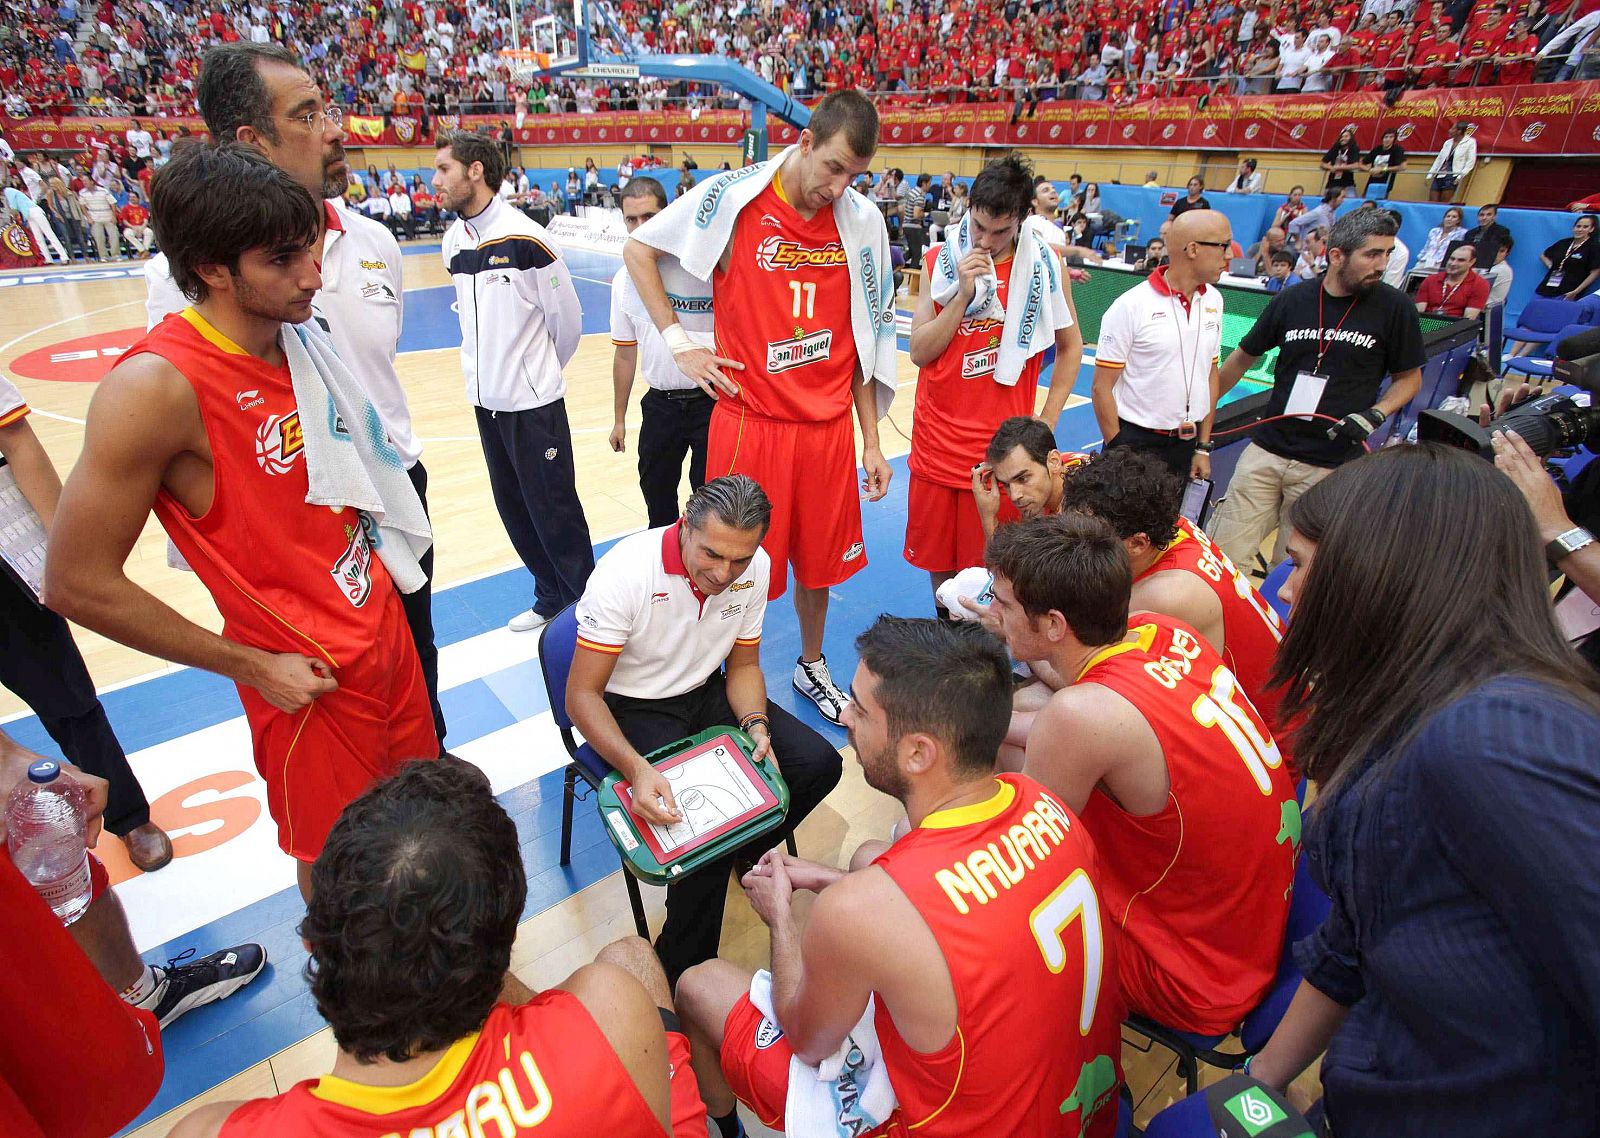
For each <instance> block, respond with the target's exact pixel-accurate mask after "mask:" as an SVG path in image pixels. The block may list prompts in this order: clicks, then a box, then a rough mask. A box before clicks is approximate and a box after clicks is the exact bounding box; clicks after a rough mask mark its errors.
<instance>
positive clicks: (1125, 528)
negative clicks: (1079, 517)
mask: <svg viewBox="0 0 1600 1138" xmlns="http://www.w3.org/2000/svg"><path fill="white" fill-rule="evenodd" d="M1182 508H1183V481H1182V479H1180V478H1179V477H1178V476H1177V475H1176V474H1174V473H1173V472H1172V468H1171V467H1170V466H1168V465H1167V464H1166V463H1165V462H1162V461H1161V460H1160V459H1159V458H1156V457H1154V456H1153V455H1149V454H1146V453H1144V452H1143V451H1137V450H1132V449H1130V448H1128V447H1112V448H1111V449H1110V450H1107V451H1104V452H1102V453H1100V454H1097V455H1095V456H1094V457H1093V458H1091V459H1090V460H1089V461H1088V462H1082V463H1079V464H1078V465H1076V466H1073V467H1071V468H1069V469H1068V470H1067V472H1066V479H1065V481H1064V482H1063V483H1062V486H1061V512H1062V513H1068V512H1071V513H1078V514H1092V515H1094V516H1095V517H1097V518H1101V519H1103V520H1105V521H1107V522H1109V523H1110V524H1111V528H1112V529H1114V530H1116V531H1117V536H1118V537H1119V538H1121V539H1122V540H1124V541H1126V540H1127V539H1128V538H1130V537H1132V536H1133V535H1134V534H1139V533H1142V534H1144V535H1145V537H1147V538H1148V539H1149V540H1150V544H1151V545H1153V546H1155V547H1156V548H1157V549H1161V548H1162V547H1164V546H1167V545H1170V544H1172V540H1173V538H1175V537H1177V536H1178V516H1179V511H1180V510H1181V509H1182Z"/></svg>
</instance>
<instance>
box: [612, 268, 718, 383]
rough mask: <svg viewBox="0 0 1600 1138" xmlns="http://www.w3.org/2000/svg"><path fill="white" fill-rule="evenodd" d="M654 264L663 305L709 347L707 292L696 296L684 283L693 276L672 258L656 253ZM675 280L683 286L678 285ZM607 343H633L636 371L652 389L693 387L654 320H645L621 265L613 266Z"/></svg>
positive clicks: (711, 337) (710, 319) (711, 338)
mask: <svg viewBox="0 0 1600 1138" xmlns="http://www.w3.org/2000/svg"><path fill="white" fill-rule="evenodd" d="M656 263H657V264H658V265H659V266H660V267H661V283H662V285H663V286H665V288H666V290H667V303H668V304H670V305H672V311H673V312H675V313H676V314H677V316H678V323H679V324H681V325H682V326H683V330H684V331H685V332H687V333H689V338H690V339H691V340H694V341H695V342H696V343H699V344H702V345H704V346H705V347H707V348H710V347H712V346H713V345H714V344H715V342H716V337H715V335H714V331H713V330H714V328H715V321H714V319H713V317H712V307H711V296H710V294H709V293H707V294H706V295H703V296H702V295H697V293H696V289H695V288H694V287H691V286H689V284H688V282H690V281H692V280H693V278H692V277H690V276H689V274H688V273H687V272H685V271H684V269H683V267H682V266H680V265H679V264H678V263H677V258H675V257H662V258H661V260H659V261H658V262H656ZM680 278H682V279H681V281H680ZM695 283H696V284H697V285H698V288H699V289H702V290H703V289H704V288H705V285H704V284H699V283H698V282H695ZM679 284H683V285H684V286H685V287H678V286H679ZM611 342H612V344H614V345H615V346H617V347H623V348H625V347H629V346H632V345H637V346H638V348H639V371H640V372H641V373H642V374H643V375H644V381H645V382H646V383H648V384H649V385H650V386H651V387H653V388H655V389H656V390H657V391H689V390H692V389H694V388H695V387H697V386H698V385H697V384H696V383H695V381H694V380H692V379H690V378H689V377H688V376H686V375H684V374H683V371H682V370H681V369H680V368H679V367H678V361H677V360H676V359H675V358H673V355H672V349H671V348H669V347H667V341H666V340H665V339H664V338H662V335H661V332H660V330H659V329H657V328H656V322H655V321H654V320H652V319H650V313H649V311H647V310H646V308H645V306H644V300H643V298H641V297H640V296H639V290H638V289H637V288H635V287H634V284H633V278H632V277H630V276H629V275H628V270H627V269H626V268H622V269H618V270H617V275H616V276H614V277H612V278H611Z"/></svg>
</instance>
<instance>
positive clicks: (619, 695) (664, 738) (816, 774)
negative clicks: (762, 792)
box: [567, 474, 840, 984]
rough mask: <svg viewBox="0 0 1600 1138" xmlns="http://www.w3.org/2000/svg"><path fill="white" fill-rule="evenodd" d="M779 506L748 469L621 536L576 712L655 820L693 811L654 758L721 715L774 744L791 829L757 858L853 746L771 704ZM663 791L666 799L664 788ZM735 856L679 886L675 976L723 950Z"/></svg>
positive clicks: (595, 596)
mask: <svg viewBox="0 0 1600 1138" xmlns="http://www.w3.org/2000/svg"><path fill="white" fill-rule="evenodd" d="M771 518H772V504H771V503H770V502H769V501H768V500H767V496H766V494H765V493H764V492H763V491H762V489H761V487H760V486H758V485H757V484H756V483H755V481H754V480H752V479H750V478H748V477H746V476H745V475H742V474H732V475H724V476H723V477H721V478H713V479H712V480H711V481H710V482H707V483H706V484H705V485H704V486H702V487H700V489H698V490H696V491H695V492H694V493H693V494H691V495H690V496H689V501H688V503H687V504H686V505H685V507H684V511H683V520H682V521H680V522H677V523H675V524H673V525H670V526H667V527H666V528H665V529H651V530H645V531H644V532H643V533H638V534H634V535H633V536H631V537H625V538H623V539H622V540H621V541H619V542H618V543H617V544H616V545H615V546H614V547H613V548H612V549H611V550H610V552H608V553H607V554H606V555H605V556H604V557H602V558H601V559H600V564H599V565H597V566H596V567H595V572H594V576H593V578H591V580H590V582H589V587H588V588H587V589H586V590H584V594H583V598H582V599H581V600H580V601H579V602H578V647H579V648H580V649H582V651H580V652H579V653H578V654H577V656H576V658H575V659H574V660H573V663H572V672H571V675H570V676H569V678H568V680H567V712H568V714H570V715H571V716H572V720H573V722H574V723H575V724H577V727H578V730H579V731H580V732H582V734H583V737H584V738H585V739H586V740H588V742H589V745H590V746H592V747H593V748H594V749H595V750H596V751H598V752H599V753H600V757H601V758H603V759H605V760H606V762H608V763H610V764H611V765H612V766H613V767H615V768H616V769H617V770H619V771H621V772H622V775H623V777H624V778H626V779H627V780H628V782H629V784H630V785H631V786H632V787H633V795H634V803H635V809H636V810H638V812H639V813H640V814H641V815H643V816H644V817H645V818H646V819H647V820H648V821H651V822H657V823H660V824H662V825H667V824H670V823H672V822H675V821H679V820H680V819H681V815H680V814H679V810H678V805H677V800H676V799H675V797H674V796H673V793H672V784H671V783H669V782H668V781H667V780H666V778H665V777H663V776H662V775H661V774H659V773H658V772H657V771H656V770H655V768H654V767H652V766H650V765H649V764H648V763H646V762H645V761H644V758H643V756H645V755H647V754H649V753H650V752H651V751H654V750H656V749H657V748H658V747H662V746H665V745H666V744H668V743H674V742H677V741H678V740H679V739H682V738H685V737H686V736H689V735H693V734H695V733H696V732H699V731H704V730H705V729H706V728H708V727H713V726H716V725H718V724H725V723H737V724H738V725H739V726H740V727H742V728H743V729H744V730H745V731H747V732H749V734H750V737H751V738H753V739H754V740H756V743H757V745H758V746H757V751H758V754H771V755H772V757H773V759H774V760H775V761H776V762H777V764H778V767H779V769H780V770H781V771H782V772H783V779H784V781H785V782H786V783H788V786H789V793H790V801H789V815H788V819H787V820H786V821H785V823H784V825H783V827H782V828H781V829H779V830H777V831H775V832H773V833H770V834H767V835H765V836H763V837H762V838H761V840H760V843H759V846H758V847H757V848H756V849H754V850H751V851H747V856H750V857H756V856H759V855H760V853H761V852H762V851H764V850H765V849H767V848H769V847H770V846H772V845H774V844H776V843H778V842H781V841H782V840H783V839H784V837H786V836H787V835H788V834H790V833H792V832H793V830H794V828H795V827H796V826H797V825H799V824H800V821H801V820H802V819H803V818H804V817H805V816H806V815H807V814H809V813H810V812H811V811H812V809H813V808H814V807H815V806H816V805H817V803H819V802H821V801H822V800H823V798H825V797H827V794H828V791H830V790H832V789H833V787H834V784H835V783H837V782H838V781H839V772H840V763H839V753H838V752H837V751H836V750H834V749H833V746H832V745H831V744H829V743H828V741H827V740H826V739H824V738H823V737H822V736H821V735H818V734H817V733H816V732H815V731H813V730H812V729H811V728H810V727H807V726H806V725H805V724H804V723H801V722H800V721H799V720H798V719H796V718H795V717H794V716H792V715H790V714H789V713H788V712H787V711H784V710H783V709H782V708H780V707H778V706H777V705H776V704H773V703H769V702H768V700H767V684H766V680H765V679H764V678H763V677H762V675H761V624H762V619H763V617H764V616H765V614H766V611H767V585H768V577H769V575H770V573H771V561H770V559H769V558H768V556H767V551H766V550H765V549H763V548H761V539H762V538H763V537H764V536H765V535H766V532H767V526H768V523H769V522H770V521H771ZM657 795H659V796H660V797H661V803H660V804H659V805H658V804H657V802H656V796H657ZM739 856H740V855H738V854H735V855H731V856H729V857H727V858H724V859H723V860H721V861H719V862H715V863H712V864H711V865H707V866H704V867H702V868H701V869H700V870H699V871H698V872H696V873H693V874H691V875H690V876H688V877H686V878H682V879H680V880H677V881H674V882H673V883H672V884H671V885H669V886H668V887H667V920H666V924H664V925H663V926H662V928H661V935H660V937H659V938H658V939H657V941H656V951H657V952H659V953H660V954H661V963H662V965H663V966H664V967H665V968H666V970H667V975H668V977H670V978H671V980H672V982H673V983H674V984H676V983H677V981H678V977H679V976H680V975H682V974H683V971H684V969H686V968H688V967H689V966H690V965H693V964H698V963H699V962H700V961H702V960H709V959H710V958H711V957H713V956H715V955H716V954H717V943H718V940H719V939H720V937H721V935H722V908H723V902H724V900H725V899H726V897H727V886H728V871H729V869H730V868H732V866H733V865H734V862H735V860H736V858H738V857H739Z"/></svg>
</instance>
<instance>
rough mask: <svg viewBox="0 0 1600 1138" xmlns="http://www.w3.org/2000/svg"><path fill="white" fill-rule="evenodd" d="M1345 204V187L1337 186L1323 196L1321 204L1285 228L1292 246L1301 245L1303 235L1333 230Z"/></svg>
mask: <svg viewBox="0 0 1600 1138" xmlns="http://www.w3.org/2000/svg"><path fill="white" fill-rule="evenodd" d="M1343 202H1344V187H1342V186H1335V187H1333V188H1332V189H1330V190H1327V191H1325V192H1324V193H1323V195H1322V202H1321V204H1319V205H1317V206H1315V207H1314V208H1312V209H1308V210H1306V211H1305V212H1304V213H1302V214H1301V215H1300V216H1299V217H1297V218H1295V219H1294V220H1293V221H1291V222H1289V224H1288V225H1287V226H1286V227H1285V230H1284V232H1286V233H1287V234H1288V235H1289V241H1290V243H1291V244H1294V245H1298V244H1300V238H1301V235H1302V234H1304V233H1306V232H1308V231H1310V230H1312V229H1320V230H1322V231H1323V232H1324V233H1326V232H1327V231H1328V230H1330V229H1332V228H1333V223H1334V220H1335V218H1336V216H1337V215H1338V212H1339V206H1340V205H1341V204H1342V203H1343Z"/></svg>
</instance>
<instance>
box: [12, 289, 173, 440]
mask: <svg viewBox="0 0 1600 1138" xmlns="http://www.w3.org/2000/svg"><path fill="white" fill-rule="evenodd" d="M135 304H138V305H143V304H144V301H143V300H142V299H141V300H123V301H119V302H118V303H116V304H108V305H106V306H105V307H104V308H96V309H92V310H90V311H88V312H80V313H78V314H77V315H75V316H67V317H64V318H62V319H60V320H57V321H54V322H53V323H50V324H41V325H39V327H37V328H32V329H29V330H28V331H26V332H24V333H22V335H20V336H13V337H12V338H11V339H9V340H7V341H6V342H5V343H3V344H0V359H4V358H5V355H6V353H7V352H9V351H10V350H11V349H12V348H14V347H16V346H17V345H18V344H20V343H22V341H24V340H26V339H27V338H28V337H30V336H37V335H38V334H39V333H40V332H48V331H50V329H52V328H59V327H61V326H62V325H63V324H71V323H72V322H73V321H75V320H88V319H90V318H92V317H95V316H100V315H102V314H104V313H107V312H115V311H116V310H117V309H119V308H131V307H132V306H133V305H135ZM0 374H4V375H5V376H6V378H7V379H10V380H11V381H12V382H13V383H14V382H16V381H17V380H19V379H25V378H28V377H26V376H20V375H18V374H17V373H15V372H13V371H12V370H11V369H9V368H6V367H0ZM28 407H29V410H31V411H32V412H33V414H35V415H43V416H44V417H45V418H46V419H55V420H57V421H58V422H62V423H75V424H76V425H78V426H80V427H81V426H83V425H84V420H82V419H76V418H73V417H72V416H71V415H62V414H59V413H57V412H55V411H46V410H45V409H44V408H43V407H37V406H34V404H33V401H32V400H29V401H28Z"/></svg>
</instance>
